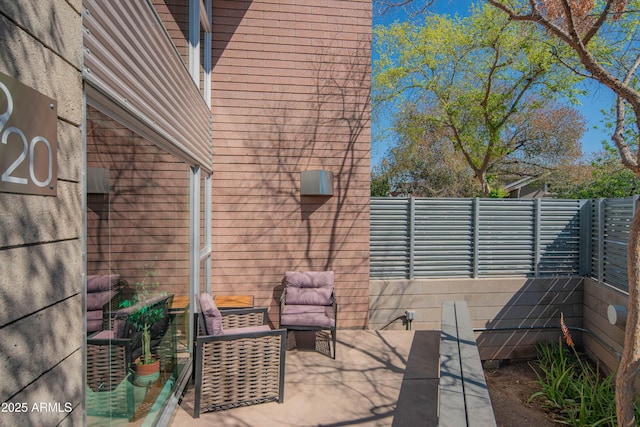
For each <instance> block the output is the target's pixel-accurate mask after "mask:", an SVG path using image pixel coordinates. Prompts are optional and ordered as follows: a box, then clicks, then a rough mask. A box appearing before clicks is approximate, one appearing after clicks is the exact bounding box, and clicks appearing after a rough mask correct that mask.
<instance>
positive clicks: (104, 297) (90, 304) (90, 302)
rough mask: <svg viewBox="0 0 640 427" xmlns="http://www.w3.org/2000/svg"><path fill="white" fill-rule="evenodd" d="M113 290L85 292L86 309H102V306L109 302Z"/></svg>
mask: <svg viewBox="0 0 640 427" xmlns="http://www.w3.org/2000/svg"><path fill="white" fill-rule="evenodd" d="M113 294H114V292H113V291H102V292H92V293H87V310H102V306H103V305H105V304H106V303H108V302H109V300H110V299H111V297H112V296H113Z"/></svg>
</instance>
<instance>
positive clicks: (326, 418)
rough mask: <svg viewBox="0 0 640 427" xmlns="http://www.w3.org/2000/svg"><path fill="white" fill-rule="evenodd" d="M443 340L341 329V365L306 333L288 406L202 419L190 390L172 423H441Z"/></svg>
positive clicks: (293, 361)
mask: <svg viewBox="0 0 640 427" xmlns="http://www.w3.org/2000/svg"><path fill="white" fill-rule="evenodd" d="M439 337H440V333H439V332H438V331H420V332H414V331H397V330H394V331H391V330H390V331H373V330H340V331H338V346H337V357H336V359H335V360H334V359H331V357H330V356H328V354H323V353H326V350H327V349H326V347H323V346H318V347H317V348H318V351H316V350H315V349H314V344H315V343H314V342H313V339H312V338H311V339H309V338H310V335H309V334H308V333H307V334H300V333H298V334H297V336H296V340H297V348H296V349H292V350H288V351H287V355H286V374H285V391H284V403H282V404H278V403H266V404H260V405H253V406H248V407H242V408H236V409H232V410H227V411H221V412H207V413H202V414H201V415H200V418H198V419H194V418H193V417H192V416H193V398H194V393H193V387H192V386H191V385H190V386H189V388H188V390H187V392H186V394H185V396H184V398H183V400H182V402H181V404H180V407H179V408H178V409H177V411H176V414H175V415H174V418H173V420H172V422H171V424H170V425H171V426H174V427H179V426H192V425H203V426H204V425H216V426H336V427H337V426H350V425H357V426H391V425H394V426H396V427H398V426H404V425H435V423H436V420H437V418H436V411H437V409H436V408H437V384H438V379H437V374H438V348H437V345H438V342H439V341H438V340H439ZM408 408H410V409H411V410H409V409H408ZM430 421H431V422H430ZM425 423H426V424H425Z"/></svg>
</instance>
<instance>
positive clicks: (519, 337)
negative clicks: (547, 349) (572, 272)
mask: <svg viewBox="0 0 640 427" xmlns="http://www.w3.org/2000/svg"><path fill="white" fill-rule="evenodd" d="M583 282H584V280H583V279H582V278H581V277H573V278H570V277H561V278H549V279H529V280H527V281H526V282H525V284H524V285H523V286H522V287H521V288H520V289H518V290H517V291H516V292H515V293H514V294H513V296H511V297H510V299H509V300H508V302H506V303H505V304H503V305H502V307H497V308H496V309H495V310H497V312H496V313H495V314H494V313H493V311H494V309H493V307H478V306H476V307H473V308H471V307H470V311H471V312H472V318H475V319H478V320H477V323H480V322H482V320H481V319H483V318H485V319H486V318H488V319H489V320H486V321H485V322H486V323H485V327H484V328H479V334H477V343H478V349H479V351H480V358H481V359H482V360H501V359H532V358H535V357H536V355H537V352H536V343H537V342H540V341H546V342H558V340H559V339H561V338H562V332H561V331H560V316H561V314H562V315H563V316H564V321H565V324H566V325H567V326H568V327H569V329H571V328H572V327H573V328H582V313H583V306H582V304H583ZM496 297H497V296H496ZM497 299H498V297H497V298H496V300H497ZM483 312H486V314H483ZM474 326H476V325H474ZM476 329H478V328H477V326H476ZM571 335H572V337H573V340H574V341H575V342H576V344H577V345H578V346H581V345H582V333H581V332H580V331H577V330H574V331H572V332H571Z"/></svg>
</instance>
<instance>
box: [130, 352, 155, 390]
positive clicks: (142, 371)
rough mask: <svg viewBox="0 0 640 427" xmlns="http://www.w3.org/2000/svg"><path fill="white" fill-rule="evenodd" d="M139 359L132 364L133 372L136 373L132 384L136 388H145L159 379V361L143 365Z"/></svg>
mask: <svg viewBox="0 0 640 427" xmlns="http://www.w3.org/2000/svg"><path fill="white" fill-rule="evenodd" d="M139 362H140V359H136V362H135V363H134V371H135V373H136V375H135V379H134V380H133V383H134V384H135V385H138V386H142V387H147V386H149V385H151V384H153V383H155V382H156V381H158V378H160V359H157V360H156V361H155V362H153V363H149V364H147V365H143V364H141V363H139Z"/></svg>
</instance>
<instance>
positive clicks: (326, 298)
mask: <svg viewBox="0 0 640 427" xmlns="http://www.w3.org/2000/svg"><path fill="white" fill-rule="evenodd" d="M333 276H334V274H333V271H306V272H299V271H287V272H286V273H285V274H284V281H285V288H284V291H283V293H282V296H281V297H280V327H281V328H285V329H287V331H290V330H292V331H322V330H328V331H331V338H332V340H333V351H332V352H331V356H332V357H333V358H334V359H335V358H336V343H337V339H336V328H337V318H338V302H337V300H336V296H335V293H334V289H333Z"/></svg>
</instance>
